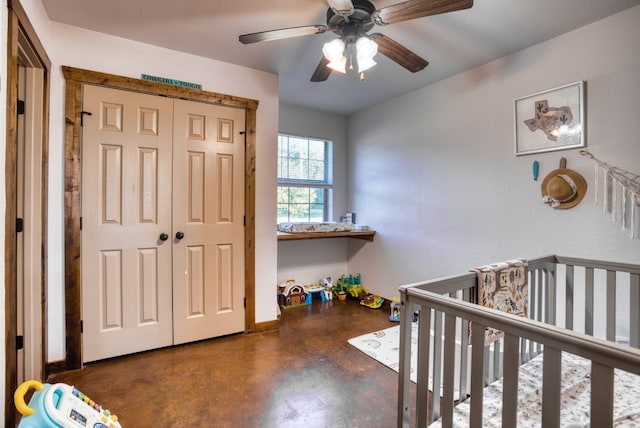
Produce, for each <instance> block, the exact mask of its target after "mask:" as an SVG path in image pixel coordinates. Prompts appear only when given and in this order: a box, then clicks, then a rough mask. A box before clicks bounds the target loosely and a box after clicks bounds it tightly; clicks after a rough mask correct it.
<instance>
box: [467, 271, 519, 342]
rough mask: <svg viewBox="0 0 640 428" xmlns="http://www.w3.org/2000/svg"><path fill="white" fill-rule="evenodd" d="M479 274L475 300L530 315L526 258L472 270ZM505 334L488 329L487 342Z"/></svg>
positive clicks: (486, 304) (503, 309)
mask: <svg viewBox="0 0 640 428" xmlns="http://www.w3.org/2000/svg"><path fill="white" fill-rule="evenodd" d="M471 271H472V272H476V273H477V275H478V290H477V293H478V295H477V297H475V298H474V300H475V301H474V303H477V304H479V305H481V306H484V307H487V308H493V309H497V310H499V311H503V312H508V313H510V314H514V315H520V316H523V317H526V316H527V310H528V301H529V298H528V295H529V288H528V273H527V261H526V260H524V259H514V260H509V261H506V262H501V263H493V264H490V265H486V266H481V267H477V268H474V269H471ZM503 336H504V333H503V332H501V331H499V330H495V329H492V328H487V330H486V333H485V345H489V344H490V343H492V342H495V341H496V340H498V339H500V338H502V337H503Z"/></svg>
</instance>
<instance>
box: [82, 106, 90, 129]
mask: <svg viewBox="0 0 640 428" xmlns="http://www.w3.org/2000/svg"><path fill="white" fill-rule="evenodd" d="M85 114H86V115H87V116H91V112H90V111H84V110H83V111H81V112H80V126H83V125H84V115H85Z"/></svg>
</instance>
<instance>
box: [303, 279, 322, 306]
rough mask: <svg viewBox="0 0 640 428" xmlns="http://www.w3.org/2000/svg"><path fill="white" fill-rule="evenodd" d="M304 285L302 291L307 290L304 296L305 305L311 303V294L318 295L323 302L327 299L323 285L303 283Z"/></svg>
mask: <svg viewBox="0 0 640 428" xmlns="http://www.w3.org/2000/svg"><path fill="white" fill-rule="evenodd" d="M303 287H304V291H306V292H307V297H306V303H307V305H310V304H311V303H313V295H314V294H315V295H317V296H320V300H322V301H323V302H326V301H327V296H326V294H325V292H324V287H323V286H322V285H320V284H311V285H305V286H303Z"/></svg>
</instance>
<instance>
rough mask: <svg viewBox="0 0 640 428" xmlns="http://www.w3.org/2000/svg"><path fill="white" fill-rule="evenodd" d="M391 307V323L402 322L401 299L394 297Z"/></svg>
mask: <svg viewBox="0 0 640 428" xmlns="http://www.w3.org/2000/svg"><path fill="white" fill-rule="evenodd" d="M389 306H390V307H391V315H389V321H400V297H398V296H396V297H394V298H393V300H392V301H391V303H390V304H389Z"/></svg>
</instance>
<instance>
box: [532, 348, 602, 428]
mask: <svg viewBox="0 0 640 428" xmlns="http://www.w3.org/2000/svg"><path fill="white" fill-rule="evenodd" d="M561 356H562V353H561V352H560V351H558V350H557V349H553V348H550V347H548V346H547V347H545V348H544V356H543V360H542V367H543V368H542V426H543V427H558V426H560V403H561V400H560V381H561V375H560V372H561V370H560V364H561ZM594 426H598V425H594Z"/></svg>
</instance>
